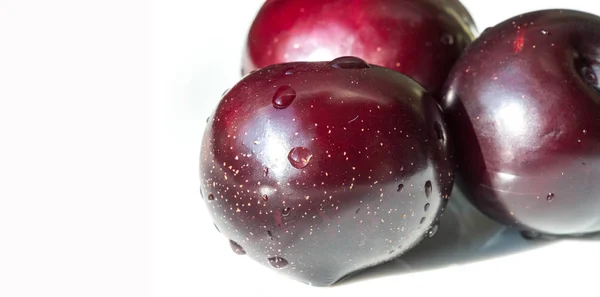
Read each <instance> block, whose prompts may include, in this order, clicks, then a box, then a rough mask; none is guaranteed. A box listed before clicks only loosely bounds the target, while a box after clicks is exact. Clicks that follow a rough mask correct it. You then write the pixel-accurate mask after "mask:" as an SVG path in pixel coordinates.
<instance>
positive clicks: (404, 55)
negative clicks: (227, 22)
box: [242, 0, 476, 93]
mask: <svg viewBox="0 0 600 297" xmlns="http://www.w3.org/2000/svg"><path fill="white" fill-rule="evenodd" d="M475 34H476V29H475V25H474V23H473V20H472V19H471V16H470V15H469V13H468V12H467V10H466V9H465V8H464V7H463V6H462V4H461V3H460V2H459V1H458V0H276V1H267V2H266V3H265V4H264V5H263V7H262V8H261V10H260V11H259V13H258V15H257V16H256V18H255V20H254V23H253V24H252V27H251V29H250V32H249V34H248V39H247V44H246V52H245V55H244V59H243V69H242V72H243V73H248V72H250V71H252V70H254V69H257V68H261V67H265V66H267V65H271V64H277V63H284V62H292V61H329V60H331V59H334V58H337V57H340V56H357V57H360V58H362V59H364V60H365V61H367V62H368V63H371V64H376V65H380V66H384V67H387V68H390V69H393V70H396V71H399V72H401V73H403V74H406V75H408V76H410V77H411V78H413V79H414V80H416V81H417V82H418V83H420V84H421V85H422V86H424V87H425V89H426V90H428V91H431V92H433V93H437V92H438V91H439V89H440V88H441V87H442V85H443V83H444V80H445V79H446V76H447V75H448V72H449V71H450V68H451V67H452V65H453V64H454V62H455V61H456V59H458V57H459V56H460V54H461V52H462V51H463V49H464V48H465V47H466V46H467V45H468V44H469V43H470V42H471V41H472V40H473V38H474V36H475Z"/></svg>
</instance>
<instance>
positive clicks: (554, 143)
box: [442, 10, 600, 235]
mask: <svg viewBox="0 0 600 297" xmlns="http://www.w3.org/2000/svg"><path fill="white" fill-rule="evenodd" d="M598 75H600V18H599V17H597V16H594V15H590V14H586V13H582V12H577V11H568V10H547V11H537V12H532V13H528V14H524V15H521V16H518V17H515V18H512V19H509V20H507V21H505V22H503V23H501V24H499V25H497V26H495V27H493V28H490V29H488V30H486V31H484V33H483V34H482V36H481V37H480V38H479V39H478V40H477V41H475V42H474V43H473V44H472V46H470V47H469V48H468V49H467V50H466V51H465V54H464V56H463V57H462V58H461V59H460V60H459V62H458V63H457V65H456V67H455V68H454V69H453V71H452V73H451V75H450V78H449V82H448V87H447V90H446V91H445V97H444V100H443V103H442V105H443V109H444V112H445V114H446V120H447V121H448V125H449V129H450V132H451V134H452V135H453V136H454V137H455V138H454V140H455V142H456V144H457V148H456V149H457V159H458V163H459V167H460V169H459V171H460V173H461V176H462V178H461V180H462V182H464V189H465V191H466V192H468V193H469V197H470V199H471V200H472V201H473V202H474V204H475V205H476V206H477V207H478V208H479V209H480V210H482V211H483V212H484V213H486V214H488V215H489V216H491V217H493V218H495V219H497V220H499V221H500V222H503V223H505V224H508V225H514V226H517V227H519V228H521V229H524V230H529V231H535V232H540V233H546V234H556V235H560V234H576V233H587V232H594V231H599V230H600V93H599V84H598ZM462 182H461V184H462Z"/></svg>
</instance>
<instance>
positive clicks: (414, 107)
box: [200, 57, 454, 286]
mask: <svg viewBox="0 0 600 297" xmlns="http://www.w3.org/2000/svg"><path fill="white" fill-rule="evenodd" d="M453 168H454V166H453V164H452V162H451V156H450V153H449V151H448V138H447V134H446V128H445V124H444V122H443V120H442V115H441V109H440V107H439V105H438V104H437V102H436V101H435V100H434V99H433V97H431V96H429V95H428V93H426V92H425V91H424V89H423V88H422V87H421V86H420V85H419V84H417V83H416V82H414V81H413V80H412V79H410V78H408V77H407V76H404V75H402V74H400V73H397V72H395V71H393V70H389V69H386V68H382V67H378V66H373V65H369V64H367V63H366V62H364V61H363V60H361V59H358V58H354V57H341V58H338V59H335V60H333V61H331V62H295V63H287V64H278V65H272V66H268V67H265V68H262V69H260V70H258V71H256V72H253V73H252V74H249V75H247V76H246V77H244V78H243V79H242V80H241V81H240V82H239V83H238V84H236V85H235V86H234V87H233V88H232V89H231V90H230V91H228V92H227V93H226V94H225V95H224V97H223V98H222V99H221V101H220V103H219V105H218V107H217V108H216V110H215V112H214V114H213V116H211V118H210V119H209V122H208V124H207V127H206V130H205V134H204V138H203V142H202V148H201V158H200V177H201V192H202V196H203V197H204V200H205V202H206V206H207V207H208V209H209V211H210V213H211V215H212V219H213V220H214V223H215V226H216V227H217V229H218V230H220V232H221V233H222V234H223V235H224V236H226V237H227V238H228V239H229V240H230V241H231V242H230V244H231V246H232V248H233V250H234V251H235V252H236V253H238V254H246V255H247V256H249V257H251V258H252V259H254V260H256V261H258V262H260V263H262V264H264V265H267V266H269V267H272V268H273V269H277V270H279V271H280V272H281V273H284V274H287V275H289V276H291V277H293V278H295V279H297V280H300V281H302V282H306V283H310V284H312V285H315V286H327V285H331V284H333V283H336V282H337V281H339V280H340V279H342V278H344V277H346V276H348V275H350V274H352V273H353V272H356V271H358V270H361V269H364V268H367V267H370V266H373V265H376V264H378V263H382V262H385V261H388V260H390V259H392V258H394V257H397V256H399V255H401V254H402V253H404V252H405V251H407V250H408V249H410V248H411V247H413V246H415V245H416V244H417V243H419V242H420V241H421V240H422V239H424V238H425V237H427V236H428V234H433V233H435V229H436V228H437V227H436V224H437V218H438V216H439V215H440V213H441V212H442V210H443V208H444V206H445V205H446V202H447V199H448V196H449V195H450V193H451V190H452V186H453V179H454V176H453V171H452V169H453Z"/></svg>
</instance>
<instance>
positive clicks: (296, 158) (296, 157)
mask: <svg viewBox="0 0 600 297" xmlns="http://www.w3.org/2000/svg"><path fill="white" fill-rule="evenodd" d="M311 158H312V153H311V152H310V150H309V149H307V148H304V147H295V148H293V149H292V150H291V151H290V153H289V154H288V160H289V161H290V163H291V164H292V166H294V168H297V169H302V168H304V167H306V166H308V163H309V162H310V159H311Z"/></svg>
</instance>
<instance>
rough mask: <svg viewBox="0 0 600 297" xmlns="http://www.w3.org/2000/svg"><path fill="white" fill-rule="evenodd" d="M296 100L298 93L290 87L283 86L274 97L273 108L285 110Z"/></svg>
mask: <svg viewBox="0 0 600 297" xmlns="http://www.w3.org/2000/svg"><path fill="white" fill-rule="evenodd" d="M294 99H296V91H295V90H294V89H292V88H291V87H289V86H282V87H279V89H277V92H275V95H273V107H275V108H277V109H284V108H287V107H289V106H290V105H291V104H292V102H293V101H294Z"/></svg>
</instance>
